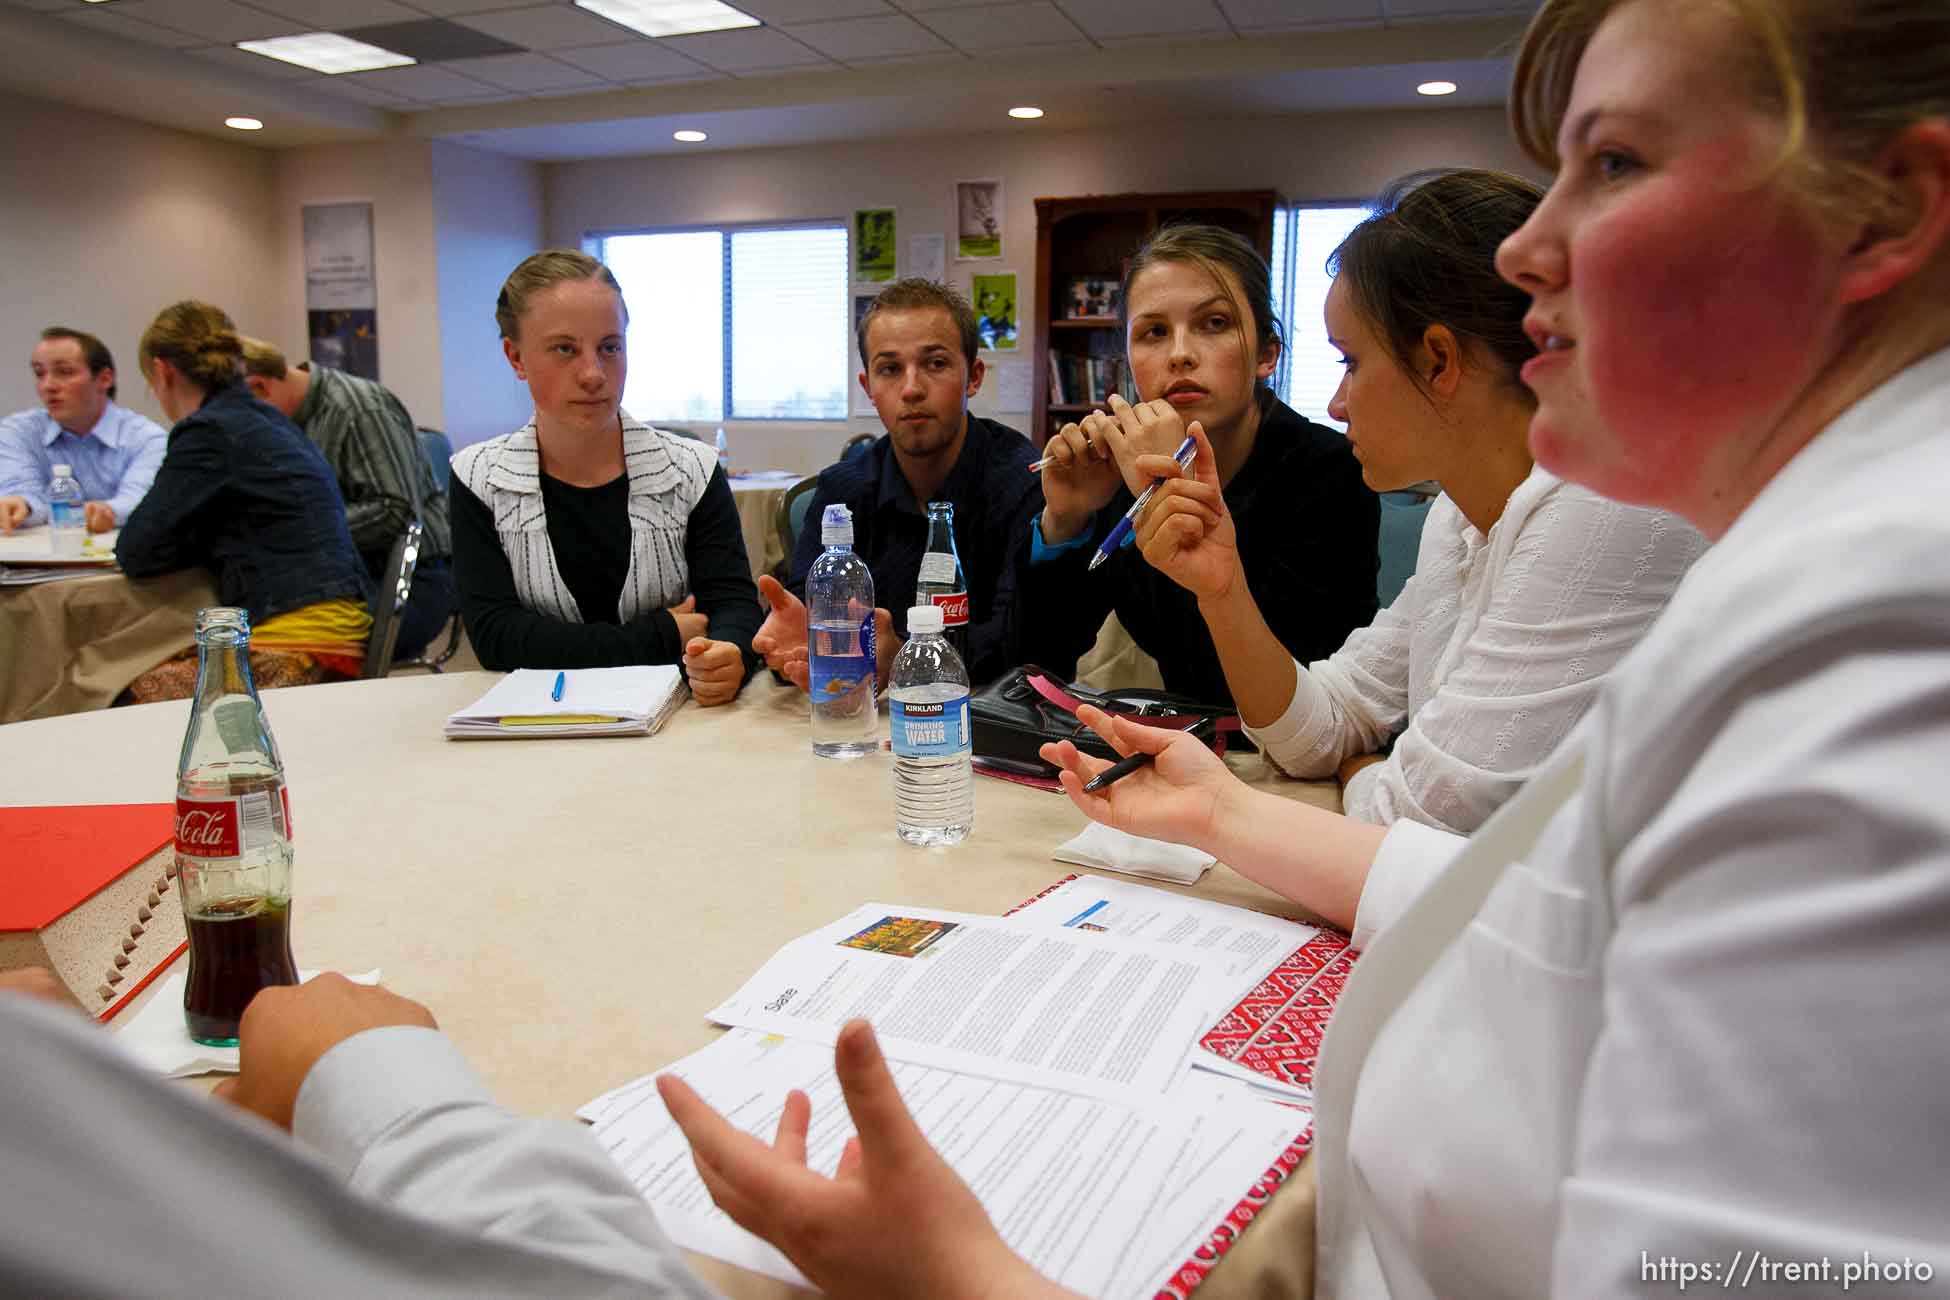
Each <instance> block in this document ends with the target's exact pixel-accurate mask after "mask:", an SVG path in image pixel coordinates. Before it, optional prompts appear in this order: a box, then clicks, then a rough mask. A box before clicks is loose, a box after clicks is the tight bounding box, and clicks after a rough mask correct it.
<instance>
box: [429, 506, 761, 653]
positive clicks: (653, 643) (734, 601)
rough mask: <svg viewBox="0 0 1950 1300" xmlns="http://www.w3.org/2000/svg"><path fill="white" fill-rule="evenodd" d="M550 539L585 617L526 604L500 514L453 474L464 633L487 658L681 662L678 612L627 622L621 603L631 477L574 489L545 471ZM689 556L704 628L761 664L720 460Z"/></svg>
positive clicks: (745, 568) (739, 537) (691, 534)
mask: <svg viewBox="0 0 1950 1300" xmlns="http://www.w3.org/2000/svg"><path fill="white" fill-rule="evenodd" d="M541 489H542V502H543V505H544V508H545V509H546V510H547V512H548V539H549V545H550V548H551V550H552V551H553V553H554V556H555V562H556V564H557V566H558V567H559V570H560V573H561V576H562V580H563V583H564V585H566V586H567V587H568V589H569V591H570V593H571V594H572V595H573V596H574V597H575V602H576V608H577V609H578V610H579V611H580V612H581V614H582V620H583V621H582V622H581V623H569V622H564V621H563V620H561V619H557V618H551V617H550V616H549V615H547V614H543V613H538V612H537V611H535V610H532V609H529V608H528V607H527V606H525V605H523V604H522V603H521V598H520V596H519V595H518V594H517V593H516V590H515V579H514V571H513V568H512V567H511V565H510V564H509V561H508V556H507V554H506V553H505V552H504V551H503V550H502V549H501V541H500V538H499V537H498V536H497V535H496V532H495V527H494V516H493V515H492V514H491V513H490V512H489V510H488V508H487V506H486V504H485V503H483V502H482V500H481V499H480V498H479V497H477V496H475V495H474V493H473V492H471V491H469V490H468V487H467V485H466V484H465V483H463V482H461V481H460V479H459V478H458V477H456V478H455V479H454V480H453V483H452V486H451V488H450V489H449V490H450V491H451V493H452V496H453V520H454V574H455V579H456V582H457V585H458V586H459V588H460V607H461V615H462V617H463V618H464V619H465V620H466V623H467V637H468V640H469V641H470V642H471V643H472V644H473V646H474V653H475V654H476V655H478V656H479V657H480V660H481V664H482V666H483V667H486V668H492V669H495V670H497V671H500V670H506V669H513V668H611V667H619V666H622V665H626V664H669V663H681V662H682V661H683V658H684V645H683V641H682V640H681V639H680V638H679V636H678V634H677V620H676V619H675V618H673V617H672V616H671V615H670V614H669V612H668V611H666V610H663V609H654V610H650V611H649V612H647V613H644V614H641V615H639V616H638V617H637V618H635V619H634V620H632V621H630V622H628V623H624V622H622V621H620V618H619V616H618V612H617V605H618V599H619V597H620V595H621V593H622V589H623V581H624V577H625V575H626V574H627V572H628V570H629V564H630V518H629V514H628V512H627V506H628V503H629V478H628V476H627V475H619V476H617V477H616V478H615V479H613V480H611V481H610V482H608V483H605V484H603V485H601V486H600V487H593V488H579V487H574V486H572V485H570V484H567V483H563V482H561V481H560V480H558V479H555V478H551V477H550V476H549V475H547V474H543V475H541ZM684 562H685V567H686V569H687V570H688V572H689V581H690V594H691V595H692V596H694V597H696V598H697V612H698V613H700V614H703V615H705V616H706V617H708V618H709V619H710V630H709V632H708V633H707V635H708V636H709V637H710V638H711V639H712V640H714V641H729V642H731V643H732V644H734V645H736V646H737V647H738V648H739V649H740V650H741V651H743V652H744V656H745V668H746V671H747V672H750V671H751V668H752V667H753V665H754V664H755V663H756V658H755V656H754V655H753V654H752V648H751V647H752V637H753V636H754V635H756V634H757V632H758V627H759V623H760V622H761V621H762V620H763V617H764V616H763V612H762V610H761V608H760V605H759V600H758V588H757V586H755V585H754V584H753V582H752V576H751V569H750V563H749V561H748V560H747V559H746V557H745V538H744V533H743V532H742V531H741V530H740V528H739V524H738V506H737V503H736V502H735V501H733V500H732V496H731V485H730V483H728V482H727V481H726V480H725V476H724V471H723V470H713V471H712V474H711V481H710V484H709V485H708V486H707V487H706V488H705V489H704V494H703V495H702V496H701V497H700V498H699V499H698V503H697V505H696V506H695V507H693V508H692V510H691V514H690V518H689V521H688V524H687V525H686V527H685V530H684Z"/></svg>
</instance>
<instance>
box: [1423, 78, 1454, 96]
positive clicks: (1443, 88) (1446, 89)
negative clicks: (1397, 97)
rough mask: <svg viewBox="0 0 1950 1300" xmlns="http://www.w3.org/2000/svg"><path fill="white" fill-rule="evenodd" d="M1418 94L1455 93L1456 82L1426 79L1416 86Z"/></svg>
mask: <svg viewBox="0 0 1950 1300" xmlns="http://www.w3.org/2000/svg"><path fill="white" fill-rule="evenodd" d="M1415 93H1416V94H1418V95H1453V94H1455V93H1456V83H1455V82H1453V81H1425V82H1423V83H1422V84H1421V85H1419V86H1417V87H1416V88H1415Z"/></svg>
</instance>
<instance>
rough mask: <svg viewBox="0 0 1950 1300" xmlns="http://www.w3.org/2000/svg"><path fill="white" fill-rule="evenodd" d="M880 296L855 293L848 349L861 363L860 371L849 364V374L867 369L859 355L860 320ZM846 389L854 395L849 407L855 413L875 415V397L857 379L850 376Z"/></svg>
mask: <svg viewBox="0 0 1950 1300" xmlns="http://www.w3.org/2000/svg"><path fill="white" fill-rule="evenodd" d="M879 296H880V295H879V294H877V293H856V294H854V295H853V334H852V336H851V340H850V341H849V342H848V343H847V345H846V350H847V352H848V353H850V354H853V355H854V358H855V360H857V361H859V363H860V365H859V369H858V371H855V370H854V368H853V367H851V366H848V367H847V370H848V372H849V374H854V373H865V371H866V368H867V363H866V359H865V358H863V357H860V356H859V355H858V353H859V348H860V345H859V343H858V341H857V340H858V339H859V337H860V322H861V321H862V320H863V319H865V317H866V314H867V308H869V307H871V306H873V300H874V299H875V298H878V297H879ZM846 389H847V392H849V393H851V394H852V397H853V405H852V406H851V407H850V408H849V409H850V410H851V412H852V413H853V414H854V415H873V414H875V413H876V412H875V410H874V405H873V398H871V397H869V396H867V394H866V392H865V391H864V390H862V389H861V387H860V383H859V381H858V380H857V379H851V378H849V379H848V381H847V385H846Z"/></svg>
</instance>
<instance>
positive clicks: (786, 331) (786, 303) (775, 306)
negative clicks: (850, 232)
mask: <svg viewBox="0 0 1950 1300" xmlns="http://www.w3.org/2000/svg"><path fill="white" fill-rule="evenodd" d="M846 238H847V231H846V227H845V226H832V227H824V228H807V227H798V228H795V229H788V230H738V231H733V232H732V235H731V414H732V417H733V418H734V419H739V420H844V419H845V418H846V371H847V364H846V361H847V328H848V324H849V322H848V319H847V316H848V303H847V291H846V270H847V264H846V256H847V253H846Z"/></svg>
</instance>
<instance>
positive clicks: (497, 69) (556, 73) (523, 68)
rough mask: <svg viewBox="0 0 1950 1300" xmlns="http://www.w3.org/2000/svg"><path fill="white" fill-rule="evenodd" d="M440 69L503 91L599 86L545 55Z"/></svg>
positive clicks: (468, 62)
mask: <svg viewBox="0 0 1950 1300" xmlns="http://www.w3.org/2000/svg"><path fill="white" fill-rule="evenodd" d="M440 66H441V67H444V68H446V69H447V70H448V71H450V72H459V73H463V74H465V75H467V76H470V77H473V78H475V79H476V80H479V81H485V82H487V83H488V84H489V85H492V86H499V87H501V89H503V90H523V91H535V90H564V89H570V88H573V87H577V86H584V87H587V86H594V85H596V84H598V82H599V78H597V77H595V76H593V75H591V74H590V73H588V72H585V71H584V70H583V69H581V68H572V67H570V66H569V65H568V64H566V63H557V62H556V61H555V60H554V59H551V58H549V57H548V56H547V55H543V54H496V55H493V56H491V57H489V58H485V59H456V60H454V61H453V62H451V63H443V64H441V65H440Z"/></svg>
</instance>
